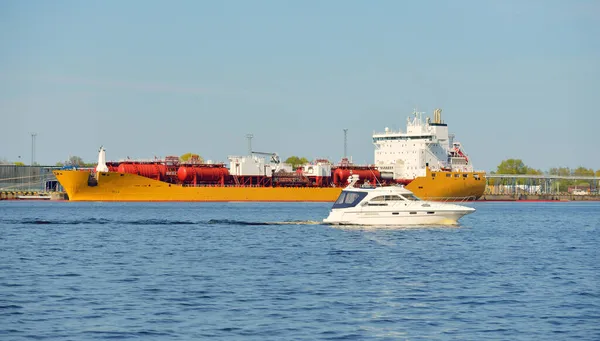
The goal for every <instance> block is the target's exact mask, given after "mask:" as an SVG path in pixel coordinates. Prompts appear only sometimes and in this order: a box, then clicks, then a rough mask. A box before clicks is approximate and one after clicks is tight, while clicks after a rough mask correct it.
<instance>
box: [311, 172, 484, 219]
mask: <svg viewBox="0 0 600 341" xmlns="http://www.w3.org/2000/svg"><path fill="white" fill-rule="evenodd" d="M348 182H349V184H348V186H347V187H346V188H344V190H342V193H341V194H340V196H339V197H338V199H337V200H336V202H335V203H334V204H333V207H332V208H331V212H330V213H329V216H328V217H327V218H325V219H323V222H324V223H326V224H332V225H382V226H384V225H388V226H389V225H394V226H404V225H456V224H458V219H460V218H461V217H463V216H464V215H466V214H469V213H473V212H475V209H474V208H472V207H467V206H462V205H457V204H450V203H444V202H435V201H424V200H421V199H419V198H417V197H416V196H415V195H414V194H413V193H412V192H411V191H409V190H408V189H406V188H404V187H403V186H385V187H375V186H368V185H367V186H364V185H363V186H361V187H355V184H356V183H357V182H358V175H352V176H351V177H350V178H349V179H348Z"/></svg>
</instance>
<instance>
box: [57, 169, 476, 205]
mask: <svg viewBox="0 0 600 341" xmlns="http://www.w3.org/2000/svg"><path fill="white" fill-rule="evenodd" d="M54 174H55V175H56V178H57V179H58V181H59V182H60V184H61V185H62V186H63V188H64V189H65V191H66V192H67V195H68V196H69V200H71V201H207V202H218V201H252V202H261V201H262V202H269V201H278V202H303V201H304V202H333V201H335V200H336V199H337V197H338V196H339V194H340V192H341V190H342V189H341V188H340V187H243V186H218V185H215V186H198V187H191V186H190V187H188V186H181V185H175V184H169V183H166V182H162V181H157V180H153V179H150V178H146V177H143V176H139V175H135V174H126V173H125V174H122V173H116V172H107V173H98V174H97V177H96V179H97V181H96V183H88V180H89V175H90V173H89V172H85V171H77V170H58V171H54ZM433 174H435V175H433ZM446 174H451V176H450V177H446ZM474 174H480V175H479V176H480V178H479V180H477V179H476V178H475V176H474ZM455 175H459V176H455ZM463 175H467V176H466V177H463ZM406 188H408V189H409V190H411V191H412V192H413V193H414V194H415V195H416V196H418V197H421V198H422V199H432V200H447V199H448V198H451V199H452V198H456V199H458V198H459V197H460V198H465V197H471V198H473V199H475V198H479V197H480V196H481V195H483V192H484V190H485V173H449V172H433V173H431V172H429V170H428V171H427V176H426V177H420V178H416V179H415V180H413V181H412V182H411V183H410V184H408V185H407V186H406Z"/></svg>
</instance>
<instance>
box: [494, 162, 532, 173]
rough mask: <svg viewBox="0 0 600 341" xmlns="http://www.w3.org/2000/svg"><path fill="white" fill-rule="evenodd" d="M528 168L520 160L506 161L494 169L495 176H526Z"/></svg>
mask: <svg viewBox="0 0 600 341" xmlns="http://www.w3.org/2000/svg"><path fill="white" fill-rule="evenodd" d="M527 169H528V167H527V166H525V164H524V163H523V161H522V160H521V159H508V160H504V161H502V162H500V164H499V165H498V167H497V168H496V173H497V174H527Z"/></svg>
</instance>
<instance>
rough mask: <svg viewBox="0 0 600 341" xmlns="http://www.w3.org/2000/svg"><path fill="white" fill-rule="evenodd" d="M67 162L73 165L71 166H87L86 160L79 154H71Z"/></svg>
mask: <svg viewBox="0 0 600 341" xmlns="http://www.w3.org/2000/svg"><path fill="white" fill-rule="evenodd" d="M67 164H69V165H71V166H77V167H84V166H85V162H83V159H82V158H80V157H79V156H75V155H73V156H71V157H69V160H68V161H67Z"/></svg>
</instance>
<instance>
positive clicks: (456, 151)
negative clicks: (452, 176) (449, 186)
mask: <svg viewBox="0 0 600 341" xmlns="http://www.w3.org/2000/svg"><path fill="white" fill-rule="evenodd" d="M373 144H374V145H375V166H376V167H377V169H378V170H379V171H380V172H381V175H382V177H383V178H385V179H414V178H416V177H419V176H425V174H426V167H429V168H430V169H431V170H434V171H439V170H449V171H455V172H456V171H460V172H472V171H473V166H472V165H471V163H470V162H469V159H468V157H467V155H466V154H465V153H464V151H463V149H462V146H461V144H460V143H459V142H454V135H452V134H449V133H448V125H447V124H446V123H444V122H443V121H442V110H441V109H436V110H435V111H434V113H433V122H432V121H431V120H430V119H429V118H427V121H426V122H423V113H420V112H416V111H415V112H413V114H412V115H411V116H409V117H408V118H407V122H406V132H401V131H392V130H390V129H389V128H387V127H386V128H385V131H384V132H383V133H374V134H373Z"/></svg>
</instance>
